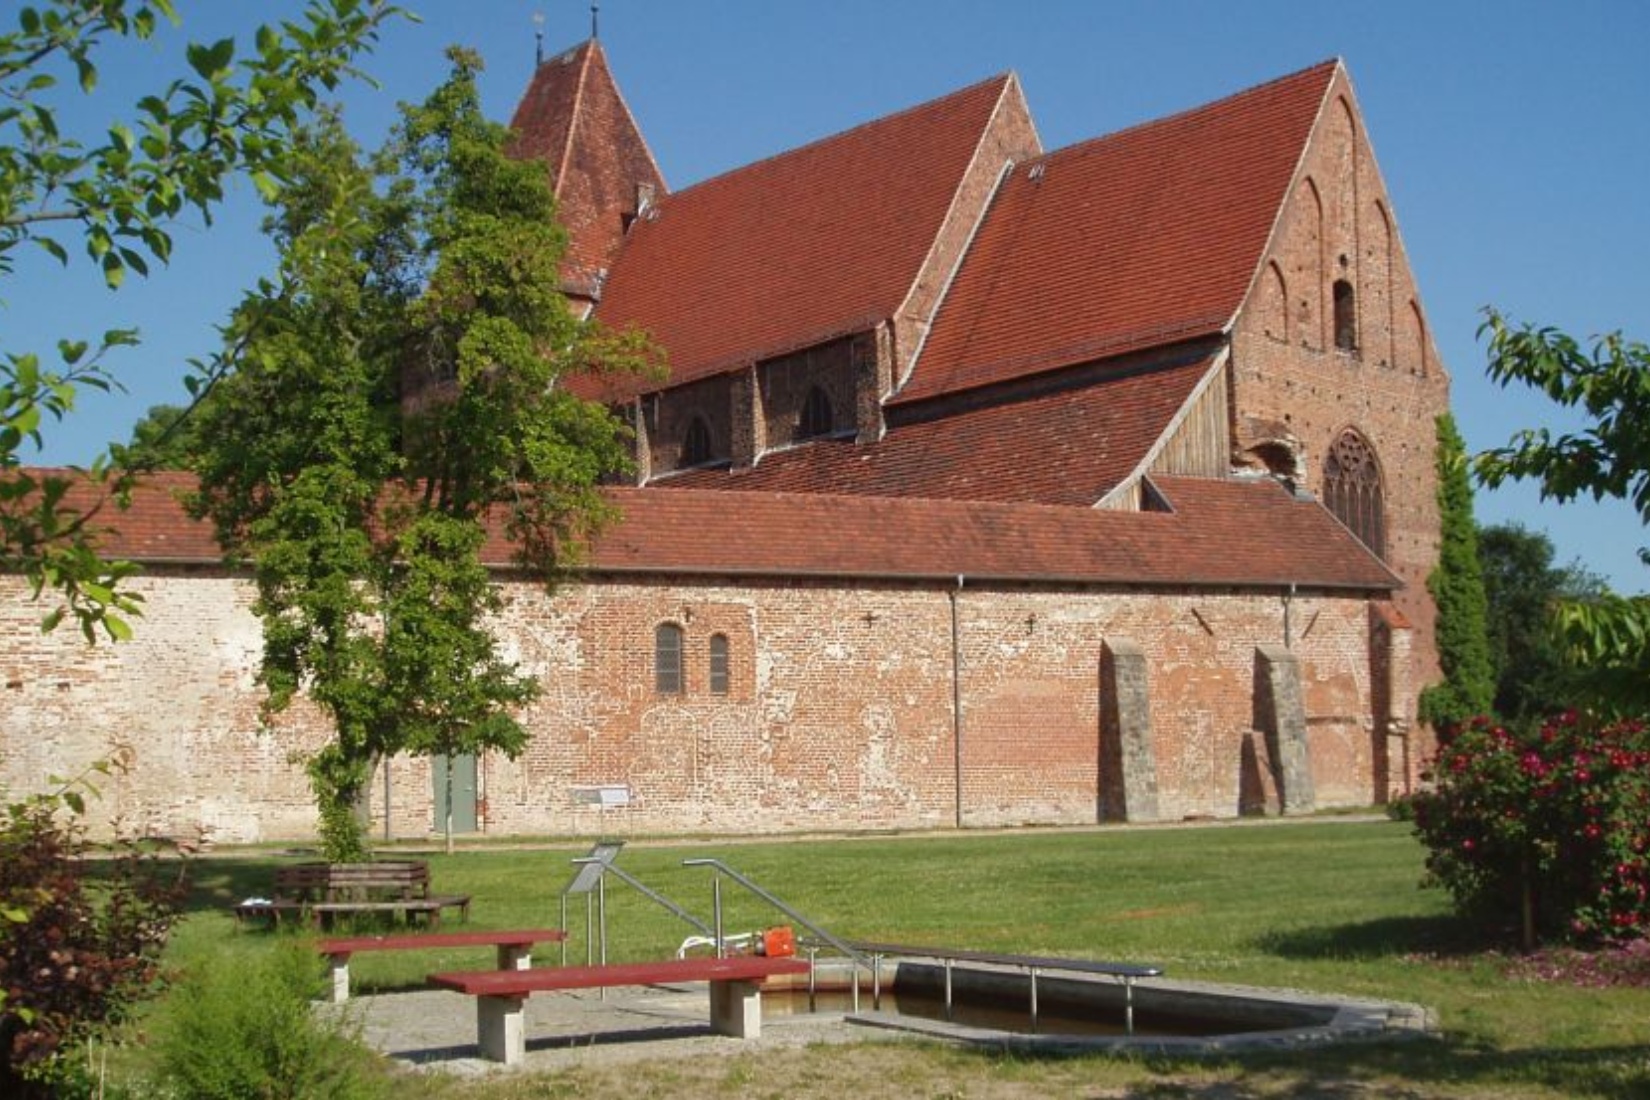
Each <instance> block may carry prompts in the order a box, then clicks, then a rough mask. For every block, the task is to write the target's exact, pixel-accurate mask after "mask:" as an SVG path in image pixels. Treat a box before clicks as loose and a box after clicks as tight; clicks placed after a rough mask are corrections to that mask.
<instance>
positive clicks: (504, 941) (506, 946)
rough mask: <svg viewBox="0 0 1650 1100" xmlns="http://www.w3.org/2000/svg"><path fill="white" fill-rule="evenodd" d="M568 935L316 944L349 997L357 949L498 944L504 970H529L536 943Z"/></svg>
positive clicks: (463, 935) (433, 935)
mask: <svg viewBox="0 0 1650 1100" xmlns="http://www.w3.org/2000/svg"><path fill="white" fill-rule="evenodd" d="M566 938H567V933H566V932H564V931H562V930H561V929H560V928H528V929H516V930H512V931H505V932H491V931H489V932H419V933H415V934H412V935H402V936H344V937H340V938H334V939H325V940H321V941H319V942H317V943H316V945H315V947H316V949H317V950H318V951H320V953H321V954H323V955H325V956H326V957H327V963H328V966H329V968H330V970H331V973H332V999H333V1000H334V1001H335V1002H342V1001H347V1000H349V959H350V956H351V955H353V954H355V953H356V952H357V951H417V950H420V949H423V948H429V947H496V948H498V968H499V969H500V970H526V969H527V968H528V967H530V966H532V965H533V945H534V944H539V943H559V942H561V941H562V940H565V939H566Z"/></svg>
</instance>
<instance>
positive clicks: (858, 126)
mask: <svg viewBox="0 0 1650 1100" xmlns="http://www.w3.org/2000/svg"><path fill="white" fill-rule="evenodd" d="M1012 79H1014V71H1013V70H1012V69H1006V70H1004V71H1003V72H1000V73H997V74H996V75H995V76H989V77H986V78H985V79H984V80H977V81H975V82H974V83H972V84H969V85H967V86H966V87H962V88H958V89H956V90H955V91H952V92H947V93H945V94H944V95H940V96H935V97H934V98H933V99H925V100H923V101H922V102H921V103H913V104H911V105H910V106H909V107H902V108H901V109H900V110H897V111H891V112H889V113H888V114H884V115H878V116H877V117H875V118H870V119H866V120H865V121H864V122H859V123H855V124H854V125H852V126H849V127H846V128H845V129H842V130H837V131H835V132H834V133H830V134H825V135H823V136H822V137H817V138H815V139H814V140H812V141H807V142H804V143H802V144H801V145H792V146H790V147H789V148H786V149H781V150H780V151H778V152H776V153H770V154H769V155H767V156H765V157H762V158H760V159H758V160H753V161H748V162H746V163H744V164H741V165H737V166H736V167H733V168H729V169H728V170H727V171H725V172H718V173H717V174H716V175H714V176H707V177H706V178H705V179H702V180H700V181H698V182H697V183H693V184H690V185H689V186H687V187H684V188H682V189H681V190H680V191H672V192H671V195H670V197H671V198H677V197H679V196H683V195H691V194H692V193H693V192H695V191H698V190H701V189H702V188H705V187H708V186H710V185H711V184H714V183H718V182H720V181H722V180H725V179H727V178H728V177H730V176H737V175H742V174H744V173H746V172H749V171H751V170H753V169H756V168H761V167H763V166H765V165H768V164H772V163H774V162H775V161H781V160H785V159H787V158H789V157H793V156H799V155H801V154H803V153H807V152H810V151H812V150H815V149H818V148H820V147H821V146H825V145H829V144H831V143H832V142H836V141H842V140H845V139H847V138H849V137H852V136H853V135H855V134H859V133H861V132H863V131H865V130H869V129H871V128H873V127H880V126H885V125H888V124H891V123H893V122H895V121H897V120H900V119H903V118H906V117H908V116H910V115H914V114H916V113H917V112H919V111H926V110H932V109H934V108H936V107H938V106H939V105H940V104H942V103H946V102H948V101H951V100H956V99H962V98H963V97H964V96H967V95H969V94H971V93H977V92H979V91H980V90H981V89H983V88H985V87H988V86H989V85H991V84H992V83H993V82H996V83H999V84H1002V85H1004V86H1005V87H1006V85H1007V82H1008V81H1010V80H1012ZM1001 94H1002V92H1001V89H999V90H998V95H999V96H1000V95H1001Z"/></svg>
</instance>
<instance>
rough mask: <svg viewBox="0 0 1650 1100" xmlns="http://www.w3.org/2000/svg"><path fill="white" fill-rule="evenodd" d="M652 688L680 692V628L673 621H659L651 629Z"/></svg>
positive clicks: (662, 692)
mask: <svg viewBox="0 0 1650 1100" xmlns="http://www.w3.org/2000/svg"><path fill="white" fill-rule="evenodd" d="M653 689H654V690H655V691H657V692H658V693H659V694H660V695H680V694H682V628H681V627H679V626H677V625H676V624H675V623H660V624H659V625H658V627H656V628H655V629H654V631H653Z"/></svg>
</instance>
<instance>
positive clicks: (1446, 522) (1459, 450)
mask: <svg viewBox="0 0 1650 1100" xmlns="http://www.w3.org/2000/svg"><path fill="white" fill-rule="evenodd" d="M1437 433H1438V451H1437V458H1436V462H1437V469H1438V522H1439V548H1438V565H1437V566H1436V567H1435V568H1434V569H1433V571H1432V574H1431V575H1430V576H1429V577H1427V591H1429V592H1431V593H1432V599H1433V602H1434V603H1435V604H1436V605H1437V608H1438V618H1437V622H1436V625H1435V627H1434V633H1435V635H1436V637H1437V641H1438V663H1439V665H1440V666H1441V667H1442V669H1443V673H1444V682H1443V683H1441V684H1433V685H1430V686H1428V687H1427V688H1426V689H1425V690H1423V691H1422V692H1421V708H1420V709H1421V718H1422V720H1423V721H1426V722H1430V723H1432V724H1433V725H1434V726H1436V727H1439V728H1441V729H1447V728H1449V727H1452V726H1455V725H1457V724H1459V723H1461V722H1464V721H1466V720H1467V719H1468V718H1472V717H1474V716H1475V715H1480V714H1484V713H1487V712H1488V711H1489V709H1490V704H1491V701H1492V700H1493V698H1494V694H1495V671H1494V669H1493V667H1492V666H1491V662H1490V650H1489V643H1488V641H1487V638H1486V634H1485V615H1486V603H1485V597H1484V579H1483V574H1482V573H1481V572H1480V566H1479V561H1478V525H1477V523H1476V522H1474V520H1473V516H1472V485H1471V483H1470V482H1469V481H1468V480H1467V464H1466V447H1465V445H1464V444H1463V443H1462V441H1461V433H1460V432H1459V431H1458V430H1457V429H1456V427H1455V418H1454V417H1453V416H1451V415H1450V414H1449V413H1445V414H1444V415H1442V416H1440V417H1439V418H1438V420H1437Z"/></svg>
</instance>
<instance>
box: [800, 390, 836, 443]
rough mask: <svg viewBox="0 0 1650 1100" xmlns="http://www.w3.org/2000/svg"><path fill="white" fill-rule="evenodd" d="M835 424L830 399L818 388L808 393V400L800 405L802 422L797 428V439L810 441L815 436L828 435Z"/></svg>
mask: <svg viewBox="0 0 1650 1100" xmlns="http://www.w3.org/2000/svg"><path fill="white" fill-rule="evenodd" d="M835 427H836V422H835V419H834V418H833V417H832V415H831V399H830V398H829V397H827V396H826V395H825V391H824V390H823V389H821V388H819V387H818V386H815V387H813V388H812V389H810V390H809V391H808V398H807V400H806V401H804V402H803V403H802V422H801V424H800V425H799V426H798V429H797V433H796V436H797V438H798V439H812V438H814V437H815V436H821V435H830V434H831V432H832V431H833V430H834V429H835Z"/></svg>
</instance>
